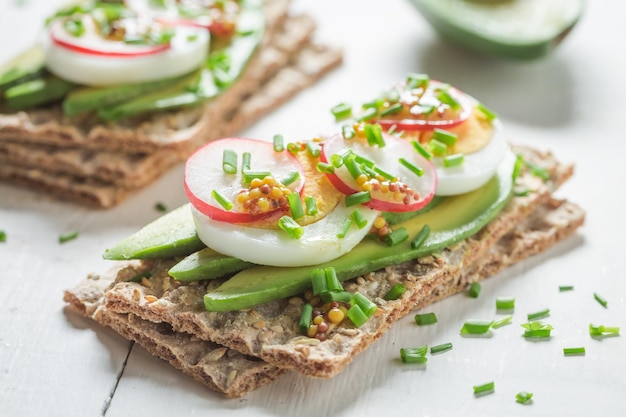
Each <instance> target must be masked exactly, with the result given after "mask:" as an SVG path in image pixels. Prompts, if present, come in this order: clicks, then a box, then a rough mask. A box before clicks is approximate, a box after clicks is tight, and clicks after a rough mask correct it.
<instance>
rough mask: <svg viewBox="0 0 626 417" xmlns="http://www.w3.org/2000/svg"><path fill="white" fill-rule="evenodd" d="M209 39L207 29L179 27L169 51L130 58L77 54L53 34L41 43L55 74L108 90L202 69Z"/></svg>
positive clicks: (47, 64) (49, 68) (75, 81)
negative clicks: (58, 40) (55, 39)
mask: <svg viewBox="0 0 626 417" xmlns="http://www.w3.org/2000/svg"><path fill="white" fill-rule="evenodd" d="M209 39H210V34H209V31H207V30H205V29H200V28H194V27H187V26H178V27H176V34H175V36H174V37H173V38H172V40H171V44H170V47H169V48H168V49H166V50H164V51H162V52H159V53H154V54H150V55H142V56H130V57H115V56H106V55H93V54H87V53H81V52H77V51H73V50H71V49H69V48H67V47H64V46H61V45H58V44H57V43H55V42H54V41H53V40H52V39H51V37H50V34H49V33H46V34H45V36H43V37H42V41H41V43H42V47H43V50H44V55H45V61H46V67H47V68H48V70H49V71H50V72H51V73H53V74H55V75H57V76H58V77H61V78H63V79H65V80H67V81H71V82H74V83H77V84H84V85H92V86H108V85H119V84H130V83H139V82H145V81H154V80H160V79H164V78H170V77H176V76H179V75H183V74H186V73H189V72H191V71H192V70H194V69H196V68H200V67H201V66H202V65H203V64H204V62H205V61H206V58H207V54H208V50H209ZM86 46H88V45H86Z"/></svg>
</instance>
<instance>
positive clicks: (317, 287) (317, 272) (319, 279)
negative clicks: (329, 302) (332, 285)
mask: <svg viewBox="0 0 626 417" xmlns="http://www.w3.org/2000/svg"><path fill="white" fill-rule="evenodd" d="M309 276H310V277H311V287H312V289H313V295H320V294H321V293H322V292H324V291H328V282H327V281H326V272H324V270H323V269H322V268H316V269H313V270H312V271H311V272H309Z"/></svg>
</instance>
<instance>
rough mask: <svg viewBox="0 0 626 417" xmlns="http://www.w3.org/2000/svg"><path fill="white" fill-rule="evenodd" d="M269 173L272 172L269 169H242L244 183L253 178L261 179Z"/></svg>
mask: <svg viewBox="0 0 626 417" xmlns="http://www.w3.org/2000/svg"><path fill="white" fill-rule="evenodd" d="M271 175H272V173H271V172H269V171H243V180H244V182H246V183H250V182H252V180H253V179H255V178H256V179H259V180H262V179H263V178H265V177H269V176H271Z"/></svg>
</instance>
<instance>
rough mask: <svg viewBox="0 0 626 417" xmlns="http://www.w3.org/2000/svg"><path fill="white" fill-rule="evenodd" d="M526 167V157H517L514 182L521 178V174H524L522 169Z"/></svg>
mask: <svg viewBox="0 0 626 417" xmlns="http://www.w3.org/2000/svg"><path fill="white" fill-rule="evenodd" d="M523 166H524V157H523V156H522V155H517V157H516V158H515V165H514V166H513V181H515V180H516V179H517V177H519V174H521V173H522V167H523Z"/></svg>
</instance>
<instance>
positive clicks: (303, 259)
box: [191, 202, 380, 267]
mask: <svg viewBox="0 0 626 417" xmlns="http://www.w3.org/2000/svg"><path fill="white" fill-rule="evenodd" d="M354 210H359V211H360V212H361V214H362V215H363V217H364V218H365V219H366V220H367V224H366V225H365V226H364V227H363V228H361V229H359V228H358V227H357V226H356V225H355V224H352V226H351V227H350V229H349V231H348V233H347V234H346V236H345V237H344V238H342V239H340V238H338V237H337V233H339V231H340V230H341V227H342V225H343V223H344V220H345V219H346V218H350V215H351V214H352V212H353V211H354ZM191 211H192V214H193V218H194V222H195V225H196V232H197V233H198V237H199V238H200V240H201V241H202V242H203V243H204V244H205V245H207V246H208V247H209V248H211V249H213V250H215V251H217V252H219V253H222V254H224V255H229V256H233V257H236V258H239V259H241V260H244V261H247V262H252V263H255V264H259V265H271V266H291V267H293V266H305V265H316V264H320V263H323V262H327V261H330V260H333V259H335V258H338V257H340V256H341V255H343V254H345V253H348V252H350V251H351V250H352V249H353V248H354V247H355V246H356V245H357V244H358V243H359V242H361V240H363V238H364V237H365V235H366V234H367V233H368V232H369V230H370V228H371V227H372V224H373V223H374V220H375V219H376V217H377V216H378V215H379V214H380V213H379V212H378V211H375V210H371V209H369V208H366V207H363V206H358V207H346V206H345V204H344V203H343V202H340V203H339V204H338V205H337V206H336V207H335V209H333V210H332V211H331V212H330V213H328V215H327V216H326V217H324V218H322V219H320V220H318V221H317V222H315V223H311V224H308V225H306V226H303V229H304V234H303V235H302V237H301V238H300V239H291V238H290V237H289V236H288V235H287V233H286V232H284V231H282V230H280V229H277V230H276V229H260V228H255V227H249V226H242V225H237V224H233V223H226V222H219V221H215V220H212V219H210V218H209V217H207V216H205V215H204V214H202V213H200V212H199V211H198V210H197V209H195V208H194V207H193V206H192V207H191Z"/></svg>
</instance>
